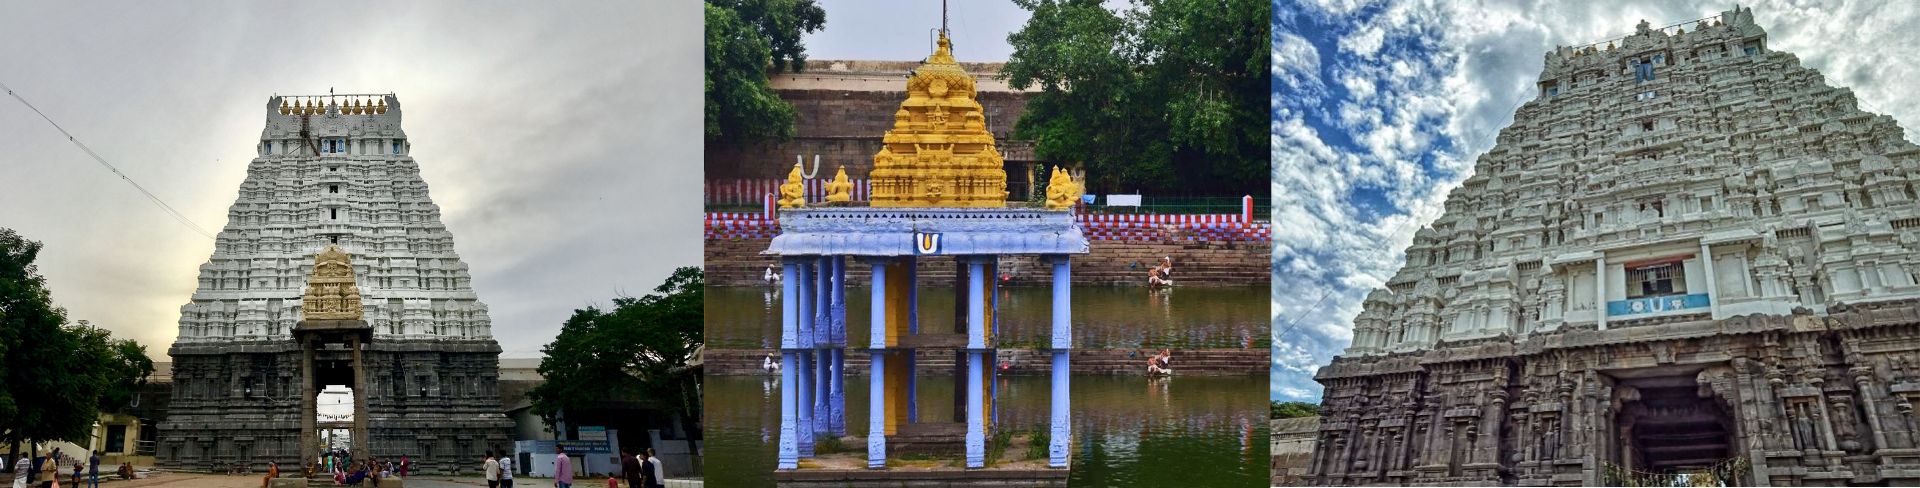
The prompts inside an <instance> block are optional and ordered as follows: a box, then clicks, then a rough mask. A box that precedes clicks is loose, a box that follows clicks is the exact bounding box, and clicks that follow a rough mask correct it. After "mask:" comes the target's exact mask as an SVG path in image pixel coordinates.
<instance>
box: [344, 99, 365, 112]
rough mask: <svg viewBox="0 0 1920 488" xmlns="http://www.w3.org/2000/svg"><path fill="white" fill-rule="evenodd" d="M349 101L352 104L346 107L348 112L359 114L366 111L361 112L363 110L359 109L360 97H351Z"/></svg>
mask: <svg viewBox="0 0 1920 488" xmlns="http://www.w3.org/2000/svg"><path fill="white" fill-rule="evenodd" d="M349 103H350V104H352V106H351V107H349V108H348V109H347V111H348V112H350V113H352V114H354V115H360V114H362V113H366V112H363V111H361V109H360V99H358V98H355V99H353V101H352V102H349Z"/></svg>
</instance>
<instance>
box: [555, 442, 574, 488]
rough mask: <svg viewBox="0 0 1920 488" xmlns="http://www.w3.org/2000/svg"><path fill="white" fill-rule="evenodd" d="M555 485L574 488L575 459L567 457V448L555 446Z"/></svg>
mask: <svg viewBox="0 0 1920 488" xmlns="http://www.w3.org/2000/svg"><path fill="white" fill-rule="evenodd" d="M553 454H554V456H553V486H558V487H560V488H573V460H572V459H567V448H565V447H560V446H557V445H556V446H553Z"/></svg>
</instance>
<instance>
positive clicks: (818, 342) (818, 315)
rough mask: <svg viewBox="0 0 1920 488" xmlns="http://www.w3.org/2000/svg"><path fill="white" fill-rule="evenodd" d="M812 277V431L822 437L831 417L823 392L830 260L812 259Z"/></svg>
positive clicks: (828, 369) (829, 331) (827, 372)
mask: <svg viewBox="0 0 1920 488" xmlns="http://www.w3.org/2000/svg"><path fill="white" fill-rule="evenodd" d="M813 274H814V280H813V284H814V293H813V298H814V300H813V341H814V342H813V346H814V365H813V373H814V374H813V386H814V388H813V432H814V433H816V434H825V433H826V432H827V428H828V425H827V418H828V417H831V416H832V409H831V408H830V407H828V406H827V404H828V400H827V393H828V391H827V390H830V389H831V388H830V387H829V384H830V383H831V381H830V380H829V379H828V378H829V377H830V376H831V373H832V368H833V350H832V348H833V317H832V316H831V314H832V313H833V312H832V310H833V303H832V298H833V261H832V260H831V259H829V258H827V257H826V256H821V257H819V258H817V259H815V260H814V273H813Z"/></svg>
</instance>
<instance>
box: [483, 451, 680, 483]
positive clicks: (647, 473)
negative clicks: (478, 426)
mask: <svg viewBox="0 0 1920 488" xmlns="http://www.w3.org/2000/svg"><path fill="white" fill-rule="evenodd" d="M481 472H482V473H484V474H485V475H486V478H487V488H513V456H511V455H507V453H505V452H496V451H495V450H488V451H487V459H486V461H484V462H483V463H482V464H481ZM620 473H621V477H624V478H626V479H625V481H626V488H665V487H666V486H667V481H666V480H667V471H666V468H665V467H663V465H662V464H661V463H660V458H659V457H658V456H656V455H655V454H654V452H653V448H651V447H649V448H647V449H645V450H642V451H639V452H638V453H636V452H635V451H634V450H633V449H631V448H623V449H621V450H620ZM574 474H575V473H574V469H573V458H572V457H569V456H567V449H566V447H565V446H556V447H555V448H554V457H553V484H554V486H556V487H559V488H573V483H574ZM620 482H621V479H620V477H615V476H614V475H613V474H612V473H609V474H607V488H621V486H620Z"/></svg>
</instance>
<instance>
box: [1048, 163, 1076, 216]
mask: <svg viewBox="0 0 1920 488" xmlns="http://www.w3.org/2000/svg"><path fill="white" fill-rule="evenodd" d="M1084 193H1085V190H1084V189H1082V188H1081V186H1080V182H1078V181H1073V174H1072V173H1068V172H1067V170H1066V168H1062V167H1059V166H1054V167H1053V175H1052V176H1051V177H1049V178H1047V208H1048V209H1051V210H1059V209H1063V208H1072V207H1073V205H1074V204H1075V203H1079V202H1080V195H1082V194H1084Z"/></svg>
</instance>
